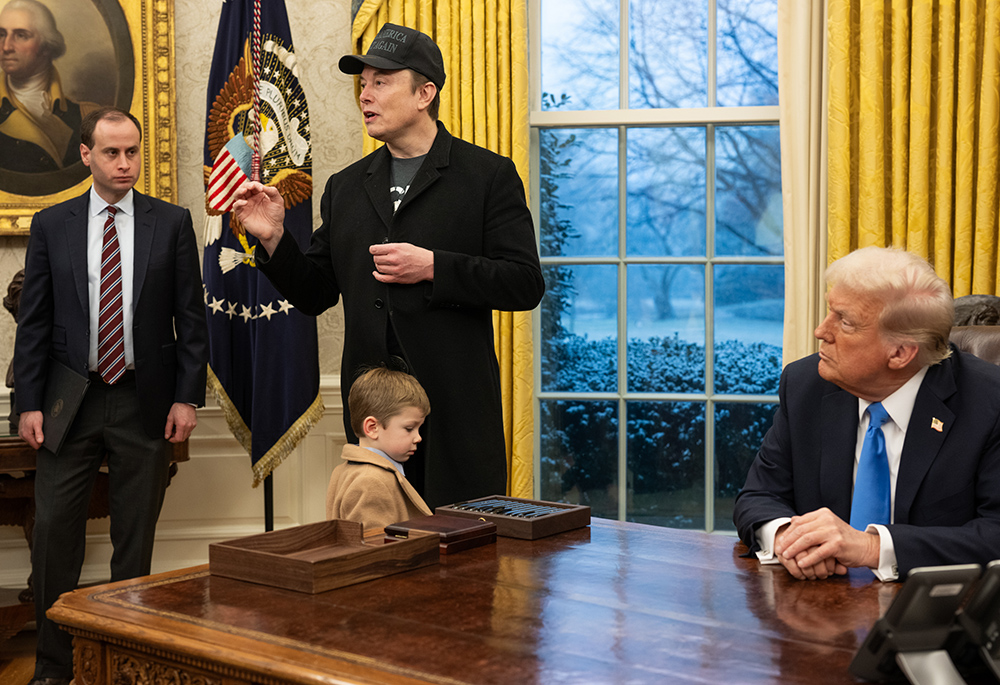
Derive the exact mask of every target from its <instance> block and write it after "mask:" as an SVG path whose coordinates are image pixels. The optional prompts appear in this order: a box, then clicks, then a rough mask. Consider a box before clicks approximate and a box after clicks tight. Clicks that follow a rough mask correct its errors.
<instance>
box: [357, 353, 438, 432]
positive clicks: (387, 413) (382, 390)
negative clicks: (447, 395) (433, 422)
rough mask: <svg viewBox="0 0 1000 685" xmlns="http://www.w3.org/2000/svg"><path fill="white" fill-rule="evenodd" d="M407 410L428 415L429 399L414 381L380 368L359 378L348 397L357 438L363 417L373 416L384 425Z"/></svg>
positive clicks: (390, 370)
mask: <svg viewBox="0 0 1000 685" xmlns="http://www.w3.org/2000/svg"><path fill="white" fill-rule="evenodd" d="M406 407H416V408H417V409H419V410H420V411H421V412H423V415H424V416H427V415H428V414H430V413H431V403H430V400H428V399H427V393H426V392H424V388H423V386H421V385H420V382H419V381H418V380H417V379H416V378H414V377H413V376H411V375H410V374H408V373H403V372H402V371H394V370H392V369H387V368H385V367H381V366H380V367H377V368H374V369H370V370H368V371H365V372H364V373H362V374H361V375H360V376H358V378H357V380H355V381H354V384H353V385H352V386H351V392H350V394H349V395H348V396H347V408H348V410H349V411H350V412H351V429H352V430H354V434H355V435H356V436H358V437H359V438H360V437H362V436H363V435H364V434H365V432H364V427H363V426H364V422H365V418H367V417H369V416H374V417H375V420H376V421H378V422H379V424H381V425H383V426H384V425H385V424H386V423H387V422H388V421H389V419H391V418H392V417H393V416H395V415H396V414H398V413H400V412H401V411H403V409H405V408H406Z"/></svg>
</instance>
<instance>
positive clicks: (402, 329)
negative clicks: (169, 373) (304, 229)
mask: <svg viewBox="0 0 1000 685" xmlns="http://www.w3.org/2000/svg"><path fill="white" fill-rule="evenodd" d="M340 69H341V71H344V72H345V73H349V74H360V75H361V81H360V84H361V87H362V90H361V96H360V102H361V110H362V114H363V116H364V120H365V126H366V127H367V130H368V134H369V135H370V136H372V137H373V138H376V139H378V140H381V141H383V142H385V146H384V147H382V148H381V149H379V150H377V151H375V152H373V153H372V154H370V155H368V156H367V157H365V158H364V159H362V160H361V161H359V162H356V163H354V164H352V165H351V166H349V167H347V168H346V169H344V170H343V171H341V172H339V173H337V174H334V175H333V176H332V177H330V179H329V181H328V182H327V184H326V191H325V193H324V194H323V201H322V205H321V214H322V219H323V225H322V226H320V228H319V229H318V230H316V232H315V233H313V236H312V240H311V244H310V246H309V249H308V251H307V252H306V254H305V255H303V254H302V253H301V252H300V250H299V248H298V246H297V245H296V244H295V241H294V239H293V238H292V237H291V235H290V234H288V233H286V232H284V231H283V229H282V220H283V216H284V204H283V201H282V199H281V196H280V195H279V193H278V191H277V190H276V189H274V188H273V187H268V186H263V185H261V184H259V183H247V184H244V186H243V187H242V188H240V190H238V191H237V196H236V197H237V200H236V202H235V204H234V211H235V213H236V216H237V217H238V218H239V220H240V221H241V222H242V223H243V225H244V226H245V227H246V229H247V231H248V232H250V233H251V234H253V235H255V236H256V237H257V238H258V239H259V240H260V243H261V245H262V246H263V248H264V249H263V250H257V252H256V259H257V265H258V267H260V269H261V271H262V272H263V273H264V274H266V275H267V277H268V278H269V279H271V281H272V282H273V283H274V285H275V287H277V289H278V290H279V291H281V292H282V294H284V295H285V297H287V298H288V300H289V301H290V302H291V303H292V304H294V305H295V306H296V307H298V308H299V309H300V310H301V311H303V312H305V313H306V314H319V313H320V312H322V311H324V310H325V309H327V308H329V307H332V306H333V305H335V304H336V303H337V302H338V300H339V299H340V298H341V297H343V301H344V316H345V340H344V356H343V365H342V372H341V388H342V392H343V394H344V398H345V399H344V406H345V411H344V427H345V430H346V432H347V435H348V439H349V440H351V441H352V442H356V441H357V437H356V436H354V434H353V432H352V431H351V417H350V416H349V412H347V411H346V407H347V401H346V396H347V392H348V390H349V388H350V387H351V383H352V381H353V380H354V378H355V377H356V375H357V373H358V372H359V370H361V369H364V368H365V367H366V366H372V365H379V364H386V365H389V366H396V367H397V368H401V370H407V371H409V372H410V373H411V374H413V375H414V376H416V377H417V379H418V380H419V381H420V383H421V385H423V386H424V388H425V389H426V390H427V395H428V397H429V398H430V402H431V406H433V407H434V414H433V415H432V416H430V417H428V420H427V421H426V422H425V423H424V425H423V427H422V428H421V433H422V435H423V442H422V443H421V448H420V449H418V451H417V454H416V455H414V457H413V458H411V460H410V462H408V463H407V474H406V475H407V478H409V479H410V480H411V482H412V483H413V485H414V487H416V488H417V490H418V491H419V492H420V493H421V494H422V495H423V496H424V499H425V500H426V502H427V504H428V505H429V506H431V507H432V508H433V507H435V506H438V505H442V504H448V503H452V502H457V501H461V500H465V499H471V498H474V497H481V496H486V495H497V494H504V493H505V492H506V487H507V478H506V451H505V447H504V434H503V418H502V413H501V402H500V375H499V368H498V365H497V359H496V355H495V353H494V349H493V322H492V310H493V309H501V310H506V311H513V310H527V309H532V308H533V307H535V306H536V305H537V304H538V302H539V301H540V299H541V297H542V293H543V291H544V288H545V286H544V283H543V281H542V274H541V268H540V267H539V262H538V253H537V249H536V247H535V238H534V229H533V227H532V221H531V214H530V213H529V211H528V208H527V206H526V204H525V199H524V186H523V184H522V183H521V180H520V178H519V177H518V175H517V171H516V169H515V167H514V164H513V163H512V162H511V161H510V160H509V159H507V158H504V157H500V156H499V155H496V154H494V153H492V152H489V151H488V150H484V149H483V148H480V147H476V146H475V145H471V144H469V143H466V142H464V141H462V140H460V139H457V138H453V137H452V136H451V134H449V133H448V131H447V130H446V129H445V127H444V126H443V125H442V124H441V123H440V122H438V121H437V111H438V106H439V102H440V95H439V91H440V90H441V88H442V86H443V85H444V80H445V72H444V62H443V60H442V58H441V51H440V50H439V49H438V47H437V46H436V45H435V44H434V42H433V41H432V40H431V39H430V38H429V37H428V36H426V35H425V34H423V33H420V32H418V31H415V30H413V29H410V28H406V27H403V26H397V25H394V24H386V25H385V26H383V28H382V30H381V31H380V32H379V34H378V35H377V36H376V37H375V40H374V41H372V44H371V46H370V47H369V49H368V52H367V53H366V54H365V55H364V56H355V55H347V56H345V57H343V58H342V59H341V60H340ZM265 250H266V253H265Z"/></svg>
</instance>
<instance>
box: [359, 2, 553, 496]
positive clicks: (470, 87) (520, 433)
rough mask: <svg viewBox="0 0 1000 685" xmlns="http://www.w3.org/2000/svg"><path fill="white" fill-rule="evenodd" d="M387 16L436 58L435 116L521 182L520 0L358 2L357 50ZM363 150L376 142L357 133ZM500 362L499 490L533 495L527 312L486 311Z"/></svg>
mask: <svg viewBox="0 0 1000 685" xmlns="http://www.w3.org/2000/svg"><path fill="white" fill-rule="evenodd" d="M385 22H391V23H393V24H400V25H403V26H409V27H411V28H415V29H417V30H419V31H423V32H424V33H426V34H427V35H429V36H430V37H431V38H433V39H434V41H435V42H436V43H437V44H438V47H440V48H441V54H442V56H443V57H444V65H445V74H446V75H447V78H446V81H445V86H444V88H443V89H442V91H441V109H440V113H439V117H440V119H441V121H442V122H443V123H444V125H445V126H447V127H448V130H449V131H450V132H451V133H452V135H455V136H457V137H459V138H462V139H464V140H467V141H468V142H470V143H475V144H476V145H479V146H481V147H484V148H486V149H488V150H492V151H493V152H496V153H498V154H501V155H503V156H505V157H509V158H510V159H512V160H513V161H514V164H515V166H517V170H518V173H520V175H521V180H522V181H524V187H525V189H527V188H529V187H530V185H529V183H528V180H529V179H528V170H529V165H528V145H529V143H528V36H527V8H526V5H525V0H485V1H484V0H365V2H364V3H363V4H362V5H361V7H360V8H359V10H358V12H357V14H356V15H355V17H354V23H353V26H352V31H351V37H352V39H353V41H354V49H355V52H356V53H357V54H364V52H365V50H367V49H368V46H369V45H370V44H371V42H372V40H373V39H374V38H375V36H376V34H377V33H378V31H379V29H380V28H381V27H382V24H384V23H385ZM363 135H364V153H365V154H368V153H369V152H372V151H373V150H374V149H375V147H376V145H377V141H374V140H372V139H371V138H369V137H368V134H367V133H364V134H363ZM493 333H494V342H495V345H496V352H497V358H498V359H499V360H500V383H501V392H502V394H503V409H504V417H503V419H504V430H505V433H506V438H507V469H508V474H507V475H508V477H507V489H508V493H507V494H510V495H513V496H515V497H531V496H532V494H533V474H534V468H533V464H532V453H533V448H534V440H533V434H532V431H533V419H532V380H533V379H532V363H531V357H532V346H531V314H530V312H494V313H493Z"/></svg>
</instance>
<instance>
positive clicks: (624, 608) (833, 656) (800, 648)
mask: <svg viewBox="0 0 1000 685" xmlns="http://www.w3.org/2000/svg"><path fill="white" fill-rule="evenodd" d="M743 551H744V548H743V545H742V544H740V543H738V542H737V541H736V540H735V539H734V538H731V537H724V536H712V535H707V534H704V533H696V532H688V531H678V530H669V529H664V528H655V527H651V526H644V525H639V524H628V523H616V522H608V521H601V520H598V519H595V520H594V522H593V524H592V526H591V527H590V528H585V529H580V530H576V531H570V532H568V533H563V534H560V535H557V536H552V537H548V538H542V539H540V540H534V541H528V540H515V539H511V538H499V539H498V541H497V544H496V545H488V546H485V547H479V548H476V549H471V550H467V551H464V552H460V553H457V554H454V555H449V556H447V557H442V563H441V564H440V565H435V566H429V567H426V568H423V569H419V570H415V571H410V572H407V573H402V574H399V575H395V576H389V577H386V578H382V579H379V580H374V581H370V582H367V583H362V584H359V585H354V586H351V587H347V588H341V589H338V590H332V591H330V592H326V593H323V594H319V595H307V594H300V593H297V592H293V591H290V590H277V589H270V588H267V587H265V586H261V585H254V584H251V583H244V582H240V581H235V580H229V579H225V578H221V577H213V576H211V575H209V573H208V567H207V566H200V567H196V568H193V569H187V570H182V571H175V572H171V573H165V574H160V575H156V576H150V577H147V578H142V579H136V580H131V581H123V582H121V583H115V584H110V585H104V586H100V587H96V588H87V589H82V590H78V591H76V592H74V593H71V594H68V595H64V596H63V597H62V598H61V599H60V600H59V601H58V602H57V603H56V605H55V606H54V607H53V608H52V609H51V610H50V613H49V615H50V616H51V617H52V618H54V619H55V620H56V621H58V622H59V623H61V624H63V625H64V626H67V627H68V629H69V631H70V632H71V633H73V634H74V635H75V636H76V640H75V651H76V656H75V659H76V666H77V671H76V682H77V683H78V685H105V684H110V683H115V684H116V685H124V684H126V683H140V682H190V683H200V684H203V685H210V684H225V685H237V684H244V683H261V684H277V683H308V684H312V685H316V684H319V683H324V684H330V683H344V682H354V683H374V682H379V683H448V684H455V683H475V684H477V685H483V684H490V683H497V684H503V685H510V684H512V683H513V684H517V685H530V684H534V683H538V684H543V685H544V684H548V683H607V682H614V683H633V684H636V683H664V682H692V683H694V682H698V683H726V682H731V683H740V684H741V685H744V684H754V683H782V684H788V683H804V684H805V683H808V684H809V685H822V684H824V683H838V684H839V683H851V682H854V680H853V678H852V677H851V676H850V674H849V673H848V670H847V669H848V664H849V663H850V661H851V659H852V657H853V655H854V652H855V650H856V649H857V647H858V645H859V644H860V641H861V640H862V639H863V638H864V636H865V635H866V634H867V632H868V629H869V627H870V626H871V624H872V623H873V622H874V621H875V619H876V618H877V617H878V616H879V615H880V613H881V611H882V610H883V609H884V606H887V605H888V603H889V602H890V601H891V599H892V597H893V596H894V595H895V593H896V591H897V590H898V588H899V586H898V585H896V584H882V583H879V582H878V581H875V580H874V578H873V576H872V574H871V573H870V572H868V571H864V570H861V571H852V572H851V573H850V575H849V576H847V577H842V578H837V579H833V580H827V581H822V582H799V581H795V580H793V579H792V578H791V577H790V576H789V575H788V574H787V573H786V572H785V571H784V570H783V569H782V570H778V569H774V568H773V567H765V568H759V567H758V564H757V563H756V562H755V561H752V560H748V559H742V558H740V557H739V554H741V553H742V552H743Z"/></svg>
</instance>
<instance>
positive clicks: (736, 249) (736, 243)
mask: <svg viewBox="0 0 1000 685" xmlns="http://www.w3.org/2000/svg"><path fill="white" fill-rule="evenodd" d="M715 142H716V159H715V252H716V254H719V255H746V256H759V255H780V254H782V252H783V246H782V226H783V222H782V213H781V149H780V147H779V142H778V127H777V126H719V127H718V128H716V129H715Z"/></svg>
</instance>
